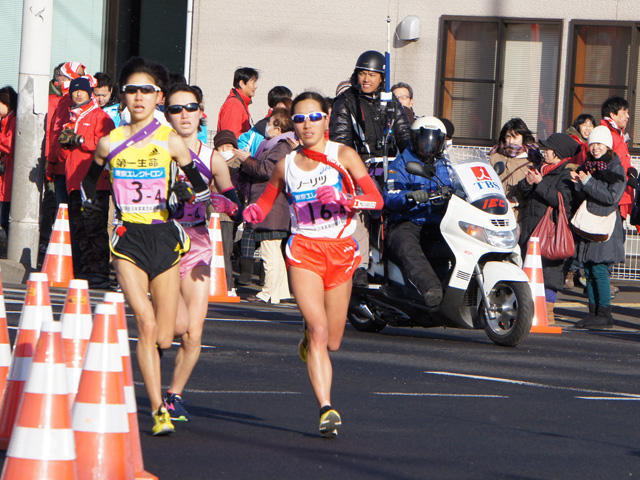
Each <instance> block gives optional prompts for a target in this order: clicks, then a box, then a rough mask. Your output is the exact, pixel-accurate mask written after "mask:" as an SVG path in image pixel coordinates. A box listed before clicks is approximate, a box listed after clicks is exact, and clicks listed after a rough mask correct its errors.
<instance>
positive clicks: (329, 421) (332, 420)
mask: <svg viewBox="0 0 640 480" xmlns="http://www.w3.org/2000/svg"><path fill="white" fill-rule="evenodd" d="M340 425H342V419H341V418H340V414H339V413H338V412H337V411H336V410H335V409H334V408H332V407H331V406H329V405H327V406H325V407H322V408H321V409H320V426H319V429H320V435H322V436H323V437H324V438H334V437H337V436H338V427H339V426H340Z"/></svg>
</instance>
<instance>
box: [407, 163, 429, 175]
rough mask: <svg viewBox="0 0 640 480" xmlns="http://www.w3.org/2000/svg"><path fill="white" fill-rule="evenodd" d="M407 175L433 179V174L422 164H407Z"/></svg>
mask: <svg viewBox="0 0 640 480" xmlns="http://www.w3.org/2000/svg"><path fill="white" fill-rule="evenodd" d="M405 166H406V168H407V173H410V174H411V175H417V176H418V177H432V176H433V173H431V172H430V170H429V169H427V168H425V165H424V164H423V163H420V162H407V164H406V165H405Z"/></svg>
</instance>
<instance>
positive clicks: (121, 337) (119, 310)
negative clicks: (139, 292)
mask: <svg viewBox="0 0 640 480" xmlns="http://www.w3.org/2000/svg"><path fill="white" fill-rule="evenodd" d="M104 303H108V304H111V305H113V306H115V308H116V316H117V322H116V326H117V329H118V342H119V344H120V355H121V356H122V371H123V373H124V399H125V404H126V406H127V416H128V418H129V444H130V450H129V451H130V452H131V457H132V461H133V471H134V473H135V477H136V480H158V477H156V476H155V475H153V474H152V473H149V472H147V471H145V469H144V461H143V460H142V447H141V445H140V428H139V427H138V407H137V405H136V392H135V388H134V386H133V372H132V370H131V352H130V350H129V333H128V331H127V316H126V314H125V309H124V295H123V294H122V293H119V292H107V293H105V294H104Z"/></svg>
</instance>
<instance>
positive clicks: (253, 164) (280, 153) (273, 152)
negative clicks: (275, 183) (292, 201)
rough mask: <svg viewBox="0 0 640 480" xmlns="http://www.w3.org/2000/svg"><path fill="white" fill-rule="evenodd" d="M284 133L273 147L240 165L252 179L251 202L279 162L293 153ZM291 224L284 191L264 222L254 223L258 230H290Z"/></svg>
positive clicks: (260, 193)
mask: <svg viewBox="0 0 640 480" xmlns="http://www.w3.org/2000/svg"><path fill="white" fill-rule="evenodd" d="M284 135H286V134H283V135H279V136H280V137H283V138H282V140H281V141H279V142H277V143H276V144H275V145H274V146H273V147H272V148H271V149H269V150H265V151H263V152H262V153H261V154H260V155H259V156H258V158H253V157H249V158H247V159H246V160H245V161H244V162H242V166H241V167H240V171H241V172H242V173H243V174H244V175H245V176H246V178H248V179H249V180H250V181H251V187H250V191H249V203H254V202H255V201H256V200H258V198H259V197H260V195H262V192H264V189H265V188H266V187H267V183H268V181H269V179H270V178H271V174H272V173H273V171H274V170H275V168H276V165H277V163H278V162H279V161H280V160H282V159H283V158H284V157H285V156H287V155H288V154H289V153H291V145H289V142H287V140H286V137H284ZM275 138H277V137H275ZM290 224H291V219H290V217H289V202H287V198H286V197H285V195H284V193H283V192H280V193H278V196H277V197H276V201H275V202H274V204H273V208H272V209H271V211H270V212H269V214H268V215H267V218H265V219H264V220H263V221H262V222H260V223H257V224H255V225H254V227H253V228H254V229H255V230H256V231H260V230H272V231H273V230H278V231H288V230H289V227H290Z"/></svg>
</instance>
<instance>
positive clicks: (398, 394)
mask: <svg viewBox="0 0 640 480" xmlns="http://www.w3.org/2000/svg"><path fill="white" fill-rule="evenodd" d="M373 394H374V395H380V396H388V397H462V398H466V397H470V398H509V396H508V395H483V394H476V393H417V392H414V393H406V392H373Z"/></svg>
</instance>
